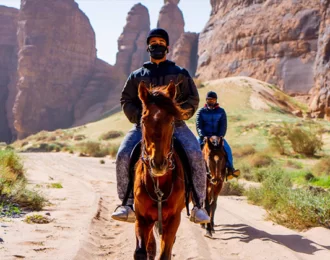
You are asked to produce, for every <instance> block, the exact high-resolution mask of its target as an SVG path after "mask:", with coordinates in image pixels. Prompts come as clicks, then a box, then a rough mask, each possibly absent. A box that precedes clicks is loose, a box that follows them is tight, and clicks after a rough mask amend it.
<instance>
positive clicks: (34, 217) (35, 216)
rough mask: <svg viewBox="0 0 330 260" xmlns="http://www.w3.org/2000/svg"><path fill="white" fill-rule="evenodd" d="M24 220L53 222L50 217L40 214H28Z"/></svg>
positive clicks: (30, 222)
mask: <svg viewBox="0 0 330 260" xmlns="http://www.w3.org/2000/svg"><path fill="white" fill-rule="evenodd" d="M24 221H25V222H26V223H28V224H48V223H50V222H52V220H51V219H50V218H49V217H47V216H42V215H40V214H33V215H29V216H26V217H25V220H24Z"/></svg>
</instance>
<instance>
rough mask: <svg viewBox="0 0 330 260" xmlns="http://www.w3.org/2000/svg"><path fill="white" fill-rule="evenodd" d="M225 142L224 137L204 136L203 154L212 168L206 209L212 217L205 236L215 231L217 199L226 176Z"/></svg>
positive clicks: (210, 168)
mask: <svg viewBox="0 0 330 260" xmlns="http://www.w3.org/2000/svg"><path fill="white" fill-rule="evenodd" d="M223 142H224V141H223V137H218V136H211V137H205V138H204V143H205V144H204V147H203V156H204V159H205V162H206V164H207V166H208V168H209V170H210V175H209V176H208V178H207V186H206V200H205V209H206V211H207V213H208V214H209V216H210V218H211V221H210V223H208V224H207V226H206V235H205V236H207V237H212V232H213V231H214V215H215V210H216V208H217V200H218V196H219V194H220V191H221V189H222V186H223V183H224V181H225V177H226V153H225V150H224V147H223ZM202 226H204V225H202Z"/></svg>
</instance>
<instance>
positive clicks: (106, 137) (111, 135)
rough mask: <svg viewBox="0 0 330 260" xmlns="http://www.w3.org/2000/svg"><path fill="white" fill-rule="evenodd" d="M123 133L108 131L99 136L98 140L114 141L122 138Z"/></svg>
mask: <svg viewBox="0 0 330 260" xmlns="http://www.w3.org/2000/svg"><path fill="white" fill-rule="evenodd" d="M123 135H124V133H123V132H121V131H115V130H112V131H109V132H106V133H103V134H102V135H101V136H100V138H99V139H100V140H110V139H115V138H118V137H120V136H123Z"/></svg>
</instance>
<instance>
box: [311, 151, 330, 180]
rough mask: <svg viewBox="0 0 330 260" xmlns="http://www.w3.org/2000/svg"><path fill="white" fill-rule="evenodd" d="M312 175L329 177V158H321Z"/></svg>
mask: <svg viewBox="0 0 330 260" xmlns="http://www.w3.org/2000/svg"><path fill="white" fill-rule="evenodd" d="M313 173H315V174H316V175H322V174H324V175H328V176H330V156H327V157H325V158H322V159H320V160H319V161H318V163H317V164H315V166H314V167H313Z"/></svg>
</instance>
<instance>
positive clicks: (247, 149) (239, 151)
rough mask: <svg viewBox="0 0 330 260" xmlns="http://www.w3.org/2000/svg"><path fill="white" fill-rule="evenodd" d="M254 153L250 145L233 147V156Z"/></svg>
mask: <svg viewBox="0 0 330 260" xmlns="http://www.w3.org/2000/svg"><path fill="white" fill-rule="evenodd" d="M255 153H256V149H255V148H254V147H253V146H252V145H245V146H239V147H233V156H234V157H235V158H242V157H245V156H248V155H252V154H255Z"/></svg>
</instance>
